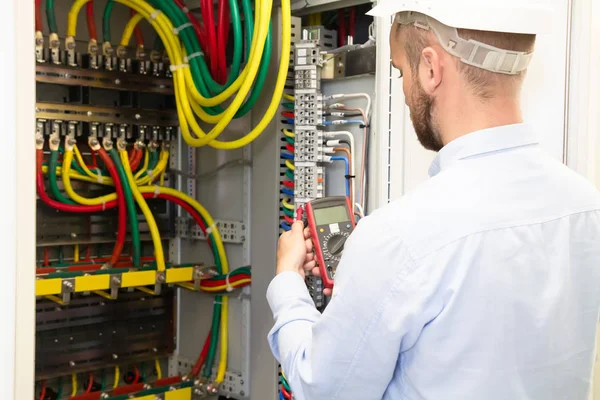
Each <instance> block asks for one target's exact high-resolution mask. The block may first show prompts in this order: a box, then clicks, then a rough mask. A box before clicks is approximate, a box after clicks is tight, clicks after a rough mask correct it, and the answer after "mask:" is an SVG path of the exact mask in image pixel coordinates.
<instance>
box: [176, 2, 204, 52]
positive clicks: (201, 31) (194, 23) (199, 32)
mask: <svg viewBox="0 0 600 400" xmlns="http://www.w3.org/2000/svg"><path fill="white" fill-rule="evenodd" d="M174 1H175V4H177V7H179V8H180V9H181V10H182V11H183V10H184V8H186V5H185V4H184V3H183V1H182V0H174ZM186 15H187V17H188V19H189V20H190V23H191V24H192V26H193V27H194V31H195V32H196V36H197V37H198V42H200V47H201V48H202V51H203V52H204V53H206V31H205V30H204V27H203V26H202V25H200V21H198V18H196V16H195V15H194V14H192V12H191V11H189V10H188V12H187V13H186Z"/></svg>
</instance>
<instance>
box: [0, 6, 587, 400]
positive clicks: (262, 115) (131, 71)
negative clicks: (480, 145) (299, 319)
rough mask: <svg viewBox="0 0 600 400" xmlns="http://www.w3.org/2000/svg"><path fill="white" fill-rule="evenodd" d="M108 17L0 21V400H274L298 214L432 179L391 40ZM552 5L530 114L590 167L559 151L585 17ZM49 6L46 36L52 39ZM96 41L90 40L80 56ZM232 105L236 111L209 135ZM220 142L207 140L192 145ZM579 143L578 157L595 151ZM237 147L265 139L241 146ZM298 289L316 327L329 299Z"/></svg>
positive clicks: (182, 9)
mask: <svg viewBox="0 0 600 400" xmlns="http://www.w3.org/2000/svg"><path fill="white" fill-rule="evenodd" d="M109 3H111V2H109V1H107V0H94V1H93V2H92V4H93V7H92V9H91V11H88V10H87V5H86V4H85V1H81V0H80V1H66V0H55V1H52V0H42V1H37V2H36V1H34V0H31V1H8V2H6V4H5V8H4V12H3V13H2V14H0V31H1V32H2V35H3V38H4V46H5V58H4V62H3V63H0V72H1V73H2V75H3V76H4V77H5V78H6V79H5V83H4V86H3V90H4V92H5V98H6V99H7V100H6V101H5V102H3V107H2V108H0V116H1V117H2V120H3V122H4V127H5V132H6V134H5V135H4V145H5V155H4V157H2V158H0V166H1V168H2V170H3V171H4V177H3V185H4V187H5V192H6V195H5V196H4V198H3V200H2V204H3V207H4V210H5V218H4V219H3V237H4V239H3V244H2V245H3V250H4V252H3V253H4V255H5V258H4V262H5V265H6V268H5V271H4V276H3V278H4V280H5V281H6V282H8V284H6V285H5V287H4V288H3V290H2V291H0V298H1V299H2V301H3V304H4V306H5V315H4V317H5V321H6V330H5V339H4V346H3V350H2V351H3V352H4V354H3V355H4V357H2V360H3V361H2V362H1V363H0V366H1V368H2V369H3V371H5V373H3V374H2V375H0V386H1V387H2V388H3V389H2V392H3V394H4V395H5V396H6V398H15V399H30V398H32V396H33V397H34V398H36V399H39V398H46V399H57V398H60V399H67V398H74V399H76V398H81V399H93V398H109V399H111V398H112V399H117V398H119V399H120V398H140V399H149V398H165V399H192V398H193V399H196V398H217V397H218V396H223V397H225V398H234V399H239V400H243V399H260V400H275V399H278V398H279V397H280V390H281V389H280V384H281V371H280V370H279V366H278V365H277V363H276V361H275V360H274V359H273V358H272V356H271V353H270V350H269V348H268V344H267V341H266V337H267V333H268V331H269V330H270V328H271V326H272V316H271V313H270V310H269V307H268V304H267V301H266V298H265V293H266V289H267V286H268V284H269V282H270V280H271V279H272V277H273V276H274V270H275V257H276V245H277V239H278V237H279V235H280V233H281V232H282V231H284V230H286V229H288V228H289V224H290V222H292V221H293V219H294V217H295V208H296V207H297V206H299V205H301V204H303V203H304V202H306V201H310V200H311V199H315V198H320V197H323V196H330V195H347V196H349V197H350V198H351V199H352V203H353V204H357V206H356V207H355V210H354V211H355V212H356V213H357V214H358V215H359V216H362V215H364V214H368V213H369V212H370V211H372V210H374V209H376V208H378V207H380V206H381V205H384V204H386V203H387V202H389V201H391V200H392V199H394V198H398V197H400V196H401V195H403V194H404V193H405V192H407V191H409V190H410V189H411V188H413V187H414V186H415V185H416V184H418V183H419V182H420V181H422V180H423V179H425V178H426V175H425V174H426V171H427V167H428V163H429V161H430V159H431V158H432V154H429V153H427V152H425V151H424V150H422V149H420V147H419V146H418V144H417V142H416V140H415V137H414V133H413V132H412V128H411V124H410V118H409V116H408V111H407V109H406V108H405V106H404V98H403V94H402V88H401V80H399V79H396V76H395V74H394V71H393V68H392V67H391V65H390V62H389V59H390V55H389V47H388V39H387V38H388V35H389V29H390V26H391V20H386V19H381V20H376V21H373V20H372V19H371V18H369V17H366V16H365V15H364V13H365V12H366V11H367V10H368V9H369V8H370V7H371V4H370V3H368V2H366V1H354V0H350V1H339V0H331V1H329V0H328V1H318V2H317V1H310V2H306V1H304V0H302V1H295V0H294V1H291V2H290V1H285V2H265V1H260V5H261V7H262V9H263V11H264V7H265V6H266V4H267V3H272V4H271V6H272V10H271V13H270V14H268V15H266V14H265V15H262V14H259V13H254V11H256V5H257V4H258V3H259V2H258V1H257V2H256V3H255V2H249V1H239V2H238V1H235V0H232V1H230V2H227V3H225V2H215V3H216V4H214V7H213V4H212V3H213V2H201V3H202V4H201V7H198V4H197V2H196V3H193V2H191V1H185V2H180V1H167V0H164V1H153V2H151V5H150V4H149V3H147V2H145V1H142V0H116V1H114V5H113V11H112V15H111V16H110V18H109V19H108V21H109V22H110V24H108V25H106V23H105V22H106V21H107V19H106V18H105V11H106V8H107V5H108V4H109ZM167 3H168V4H167ZM234 3H235V4H234ZM77 4H78V5H79V6H80V8H79V9H77V10H76V9H75V8H73V6H74V5H77ZM161 4H162V7H163V8H161ZM554 4H555V7H556V11H557V12H556V21H555V22H556V29H555V32H554V34H553V35H552V36H549V37H540V38H539V39H538V54H537V55H536V57H535V58H534V64H533V65H532V67H531V70H530V71H529V81H528V84H527V86H526V88H525V90H524V109H525V112H526V117H527V118H528V119H529V120H531V121H532V122H533V123H534V124H536V123H537V124H538V125H539V126H541V127H543V128H542V129H543V130H544V132H546V134H545V135H544V138H543V143H544V145H545V146H546V148H547V149H548V150H549V151H551V152H552V154H554V155H555V156H556V157H558V158H561V159H565V160H566V161H568V163H569V165H573V166H574V167H577V166H575V165H574V164H576V163H577V162H578V161H577V160H579V165H581V159H582V157H581V155H580V154H581V152H579V153H573V148H575V147H576V143H578V145H577V146H579V147H585V148H586V149H587V148H589V147H590V146H584V145H582V144H581V143H582V142H583V141H584V140H583V139H581V138H582V137H581V136H579V134H575V133H574V131H573V129H574V126H573V125H572V124H573V120H574V118H575V115H576V114H575V111H574V110H572V104H573V102H574V101H575V100H574V98H575V97H574V96H575V94H576V93H580V92H579V89H580V88H582V87H584V86H586V85H585V83H586V81H584V80H583V79H582V78H581V74H580V75H578V76H577V77H574V76H573V72H572V71H582V70H583V71H588V76H591V73H590V71H591V70H592V69H591V68H589V66H588V68H583V67H582V66H581V64H580V61H579V59H577V58H574V55H576V54H580V52H581V51H582V50H581V46H580V42H579V41H577V39H574V38H573V37H572V36H571V34H572V32H573V31H574V29H575V30H576V29H578V27H579V26H580V24H581V23H582V22H581V21H580V20H579V19H577V18H581V12H580V10H581V7H589V8H590V9H593V10H595V12H590V13H589V15H591V16H596V17H597V16H598V13H597V11H598V10H597V9H596V8H594V7H593V6H592V4H591V1H590V2H589V4H587V2H581V4H577V5H573V4H572V3H571V2H569V1H567V0H554ZM49 5H50V9H51V10H53V13H52V12H51V13H50V15H51V16H52V15H53V16H54V19H55V21H54V20H52V18H51V20H50V21H49V22H50V25H56V27H57V29H54V28H53V27H52V26H50V27H49V26H48V24H47V22H46V15H45V14H46V10H47V8H48V7H49ZM227 6H229V7H228V8H229V14H228V12H227ZM128 7H132V8H133V9H134V10H136V12H138V13H139V14H138V16H135V15H133V14H130V11H129V9H128ZM154 7H158V8H159V9H160V11H157V10H156V9H155V8H154ZM36 8H37V9H38V12H37V14H36ZM209 9H210V10H212V14H213V19H215V20H217V22H216V24H213V25H215V27H216V29H215V31H214V35H215V36H214V37H212V35H213V32H212V30H211V29H207V28H206V27H207V25H205V24H207V23H206V22H205V21H210V18H209V17H208V16H207V15H208V14H207V13H209V11H208V10H209ZM219 10H222V11H223V15H221V16H220V14H219ZM75 11H77V13H75ZM92 11H93V12H92ZM86 13H87V16H86ZM109 14H110V13H109ZM34 15H35V16H36V18H37V21H36V27H35V29H34V26H33V22H34V20H36V18H34ZM228 15H230V17H229V18H231V19H230V20H229V21H228V20H227V17H228ZM565 15H568V16H569V18H566V17H565ZM573 15H575V16H576V17H577V16H579V17H577V18H574V19H573ZM586 15H587V14H586ZM69 16H70V17H69ZM246 16H251V17H252V18H246ZM221 17H223V19H221ZM193 18H195V19H196V21H200V22H199V25H196V23H195V22H194V21H193ZM135 19H138V21H137V25H136V23H135V22H136V21H135ZM167 20H168V21H171V22H173V23H171V25H169V24H168V23H167V22H166V21H167ZM132 21H134V22H132ZM249 21H254V24H251V23H249ZM40 22H41V26H40ZM267 22H270V30H269V24H268V23H267ZM588 22H589V21H588ZM94 25H95V26H96V27H97V28H98V31H99V32H102V37H99V36H97V37H95V39H96V40H91V39H94V36H96V35H90V33H92V32H93V30H94V29H93V26H94ZM86 26H87V27H88V28H89V29H87V30H86V29H85V27H86ZM136 26H137V27H139V28H140V30H139V31H138V30H137V29H134V28H136ZM219 26H226V27H227V28H226V29H223V30H219V29H218V27H219ZM74 27H77V29H76V30H74ZM49 28H51V29H49ZM238 28H239V29H238ZM156 29H158V30H159V31H160V32H161V35H158V36H157V34H156V33H155V32H156ZM236 29H237V31H236ZM253 29H254V30H253ZM124 33H125V35H124ZM203 35H204V36H203ZM583 36H585V34H584V35H583ZM123 37H124V39H123ZM127 37H129V39H127ZM203 37H204V39H202V38H203ZM578 37H579V36H578ZM132 38H137V43H135V42H134V39H132ZM194 38H195V39H194ZM211 38H212V39H211ZM252 38H259V39H260V38H264V39H265V40H264V42H266V44H265V45H264V46H265V49H263V50H261V51H256V50H255V49H254V47H253V46H256V45H258V41H253V40H252ZM213 39H214V45H213V44H211V43H212V40H213ZM119 40H121V41H120V42H119ZM142 41H143V42H144V45H143V46H142ZM255 42H256V43H255ZM107 43H111V44H112V45H111V46H108V45H107ZM134 43H135V44H134ZM161 43H162V44H161ZM225 43H228V45H225ZM585 43H587V44H588V45H589V43H588V42H585ZM594 43H595V42H594ZM107 46H108V47H107ZM163 46H164V49H163ZM198 46H199V47H198ZM32 47H33V48H32ZM170 47H172V49H178V51H174V50H172V49H171V50H170ZM222 50H224V51H222ZM217 52H218V55H217ZM259 53H260V54H259ZM269 53H270V54H269ZM590 54H591V56H590V57H591V58H593V57H597V52H596V53H593V52H591V53H590ZM594 54H596V55H595V56H594ZM8 55H10V56H8ZM548 57H552V60H554V61H553V62H552V63H551V64H549V63H548V62H547V59H548ZM201 58H202V59H203V63H204V66H202V65H201V64H200V59H201ZM211 58H214V60H211ZM217 59H218V60H217ZM595 59H596V60H597V58H595ZM588 62H589V60H588ZM219 63H221V64H219ZM223 63H224V64H223ZM251 64H256V69H255V70H254V72H251V69H248V70H246V69H247V68H249V67H248V66H249V65H251ZM231 70H235V73H233V74H231V75H229V72H230V71H231ZM282 71H283V74H284V78H283V82H282V81H281V76H282V75H281V74H282ZM246 73H251V74H253V75H252V76H253V77H254V78H252V79H245V77H246V75H244V74H246ZM201 76H202V78H200V77H201ZM209 76H210V78H209ZM240 76H242V77H240ZM236 81H237V83H235V82H236ZM246 81H249V83H246ZM259 82H260V84H259ZM593 82H597V80H595V81H593ZM202 84H205V85H207V87H206V88H204V89H203V88H202ZM232 84H233V86H235V87H236V88H235V89H232V90H230V91H228V89H227V88H228V87H230V86H231V85H232ZM260 85H262V86H261V87H258V88H257V86H260ZM253 89H256V90H257V92H256V94H255V95H254V96H255V97H253V94H252V90H253ZM203 90H205V91H204V92H203ZM223 91H225V92H226V93H227V95H219V93H222V92H223ZM239 91H243V93H242V94H243V95H241V96H240V98H239V99H238V100H236V94H237V93H238V92H239ZM244 93H245V94H244ZM215 96H217V97H218V96H221V97H220V98H219V100H215V101H213V102H212V103H211V102H210V101H208V102H206V101H205V100H204V99H205V98H211V97H213V98H214V97H215ZM186 102H187V105H186ZM248 102H250V104H251V106H250V105H249V106H247V107H246V106H245V104H248ZM217 104H221V105H222V107H223V108H222V109H221V110H218V109H216V108H214V106H215V105H217ZM232 104H234V105H233V107H237V108H236V110H237V109H239V108H242V109H243V108H244V107H246V108H247V109H245V110H244V112H233V113H232V115H229V116H227V114H226V113H225V114H222V115H219V114H220V113H221V112H222V111H224V110H228V108H229V107H231V106H232ZM273 104H275V106H273ZM570 104H571V105H570ZM596 104H598V102H597V99H596ZM202 106H204V108H202ZM273 110H274V112H273ZM233 114H237V115H233ZM223 115H225V117H224V116H223ZM234 116H235V117H237V118H233V117H234ZM226 119H227V121H226V122H220V121H225V120H226ZM594 123H595V122H594ZM219 124H221V125H219ZM215 125H217V126H219V128H218V130H222V131H223V132H222V133H221V134H220V135H219V136H218V139H217V138H216V135H215V137H214V138H213V139H206V138H204V137H203V136H202V133H199V132H200V130H203V132H204V133H208V134H209V135H210V134H211V133H210V132H215V131H214V130H213V131H211V130H212V129H213V127H214V126H215ZM590 126H591V127H592V128H593V127H597V126H598V124H595V125H594V124H590ZM257 127H259V128H258V130H257ZM590 129H591V128H590ZM590 129H587V130H586V131H585V132H586V135H585V143H596V142H595V141H594V140H595V139H594V138H595V137H596V135H597V132H591V131H590ZM259 131H260V132H259ZM250 132H255V133H260V134H251V136H250V139H252V140H249V141H248V142H246V141H245V139H244V138H245V137H246V135H247V134H248V133H250ZM216 140H218V141H220V142H222V143H224V144H217V142H216ZM240 140H241V141H240ZM578 140H579V141H578ZM211 143H212V144H211ZM592 147H593V146H592ZM569 154H571V155H570V156H569V157H567V155H569ZM591 158H592V157H588V158H587V159H591ZM127 165H128V166H129V170H130V171H131V174H129V172H128V171H129V170H128V168H127ZM113 166H114V168H113ZM121 167H122V168H121ZM577 168H578V169H583V167H580V166H579V167H577ZM121 169H122V170H123V171H121ZM586 170H590V171H591V170H595V169H594V168H587V169H586ZM40 171H41V175H40ZM63 171H66V172H65V173H66V175H67V176H66V178H67V179H66V181H65V176H63V175H62V174H63ZM50 172H53V173H50ZM136 174H139V175H137V177H136ZM130 177H131V179H132V180H130ZM590 177H591V178H593V177H592V176H591V175H590ZM36 179H37V180H38V183H37V187H36ZM40 179H41V184H40V183H39V182H40ZM118 182H120V186H121V188H122V189H123V190H122V192H121V191H119V189H117V187H119V185H118ZM126 187H129V191H131V192H132V193H131V195H130V196H129V195H128V194H127V189H126ZM135 188H137V194H138V195H139V196H136V195H135V193H133V192H135V191H136V190H135ZM40 191H43V192H45V195H44V194H43V193H40ZM114 193H116V195H115V194H114ZM128 196H129V197H128ZM46 197H47V199H46ZM120 198H122V199H125V200H127V198H129V201H131V202H133V203H135V204H134V205H133V207H130V208H127V207H128V203H127V201H125V202H120ZM144 198H145V199H144ZM86 199H87V200H86ZM90 199H91V200H90ZM56 202H58V203H61V204H62V205H57V204H55V203H56ZM142 204H146V205H147V207H146V206H142ZM57 207H58V209H59V211H57ZM73 207H75V208H73ZM78 207H91V208H87V209H82V208H79V209H78V210H77V208H78ZM94 207H95V208H94ZM60 209H62V211H60ZM121 209H123V210H124V211H125V213H120V210H121ZM73 211H75V212H73ZM124 215H125V217H123V216H124ZM123 218H125V219H123ZM123 221H125V222H123ZM151 221H153V222H151ZM134 225H136V226H137V230H136V228H133V226H134ZM157 232H158V234H157ZM217 236H218V237H217ZM119 242H121V243H122V247H121V248H120V249H117V250H118V251H117V250H115V248H116V244H118V243H119ZM136 242H137V243H138V244H136ZM207 242H208V244H207ZM221 244H222V246H221ZM159 245H160V246H159ZM158 247H161V248H162V251H160V250H157V249H158ZM225 257H226V258H225ZM224 260H226V262H227V263H226V264H227V266H228V268H225V269H224V266H223V262H224ZM307 286H308V288H309V290H310V291H311V294H312V295H313V299H314V300H315V306H316V307H318V308H322V307H324V306H325V305H326V302H327V299H326V298H324V297H323V296H322V294H321V293H322V283H321V282H320V281H319V280H318V279H316V278H314V277H311V278H309V279H307ZM230 290H231V291H230ZM224 310H226V316H225V317H224V316H223V315H224ZM209 333H210V337H208V338H207V335H209ZM215 336H216V338H215ZM205 343H206V344H207V345H206V346H205V345H204V344H205ZM224 344H226V347H224ZM204 347H206V349H207V350H206V351H205V352H203V348H204ZM203 354H204V355H203ZM199 355H200V357H199ZM206 358H209V360H208V361H207V360H206ZM199 360H200V362H198V361H199ZM223 360H225V361H223ZM202 361H204V363H203V362H202ZM203 364H204V367H203V368H202V369H200V368H199V367H198V366H202V365H203ZM195 367H196V368H195ZM86 392H87V393H86ZM123 396H124V397H123ZM128 396H130V397H128Z"/></svg>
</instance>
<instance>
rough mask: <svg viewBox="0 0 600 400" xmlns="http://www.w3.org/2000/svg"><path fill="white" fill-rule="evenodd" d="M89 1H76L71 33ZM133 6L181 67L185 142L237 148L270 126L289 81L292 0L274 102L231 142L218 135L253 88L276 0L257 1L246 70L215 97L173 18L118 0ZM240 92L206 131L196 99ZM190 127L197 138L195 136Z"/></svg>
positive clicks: (135, 0)
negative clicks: (200, 83) (198, 82)
mask: <svg viewBox="0 0 600 400" xmlns="http://www.w3.org/2000/svg"><path fill="white" fill-rule="evenodd" d="M87 1H89V0H77V1H75V2H74V4H73V6H72V7H71V10H70V11H69V16H68V29H67V33H68V36H74V35H75V33H76V24H77V15H78V13H79V10H80V9H81V7H82V6H83V5H84V4H85V3H87ZM117 1H118V2H119V3H122V4H124V5H126V6H128V7H130V8H133V9H134V10H135V11H137V12H138V13H140V14H142V15H143V16H144V17H145V18H146V19H148V21H149V22H150V24H151V25H152V26H153V27H154V28H155V30H156V31H157V33H158V35H159V36H160V38H161V40H162V41H163V43H164V44H165V49H166V50H167V53H168V56H169V58H170V59H171V62H172V65H174V66H177V67H178V68H177V69H175V71H174V72H173V82H174V88H175V98H176V104H177V114H178V117H179V120H180V127H181V131H182V135H183V137H184V139H185V141H186V142H187V143H188V144H189V145H191V146H195V147H199V146H204V145H207V144H209V145H210V146H212V147H215V148H218V149H226V150H227V149H237V148H240V147H243V146H245V145H247V144H248V143H250V142H252V141H253V140H254V139H256V138H257V137H258V136H259V135H260V134H261V133H262V132H263V131H264V130H265V128H266V127H267V126H268V124H269V123H270V121H271V120H272V119H273V117H274V116H275V113H276V112H277V109H278V103H279V99H280V98H281V95H282V93H283V89H284V86H285V81H286V78H287V71H288V66H289V52H290V38H291V27H290V24H291V20H290V15H291V11H290V2H289V0H283V1H282V5H281V7H282V48H281V54H282V56H281V58H280V65H279V72H278V75H277V81H276V85H275V90H274V93H273V97H272V99H271V103H270V105H269V107H268V109H267V111H266V112H265V113H264V115H263V117H262V119H261V121H260V122H259V123H258V125H257V126H256V127H255V128H254V129H253V130H252V131H251V132H250V133H248V134H247V135H246V136H244V137H243V138H241V139H237V140H234V141H231V142H221V141H218V140H216V138H217V137H218V136H219V135H220V134H221V133H222V132H223V131H224V130H225V128H226V127H227V126H228V125H229V123H230V122H231V121H232V119H233V117H234V115H235V113H236V112H237V110H238V109H239V108H240V106H241V105H242V103H243V101H244V100H245V99H246V97H247V95H248V93H249V90H250V89H251V87H252V84H253V81H254V80H255V77H256V74H257V72H258V68H259V65H260V59H261V58H262V53H263V50H264V41H265V39H266V35H267V33H268V26H269V21H270V17H271V11H272V6H273V4H272V1H269V0H257V2H256V16H255V19H256V21H258V23H257V24H255V32H254V37H255V38H256V39H257V40H256V41H254V40H253V44H252V46H251V52H250V56H249V58H248V62H247V64H246V67H245V68H244V71H243V72H242V73H241V74H240V76H239V77H238V79H236V81H235V82H234V84H233V85H231V87H230V88H229V89H228V90H226V91H224V92H223V93H221V94H220V95H219V96H221V97H219V96H216V97H214V98H212V99H205V98H203V97H202V96H201V95H200V93H198V91H197V89H196V87H195V85H194V83H193V79H192V76H191V72H190V71H189V65H187V64H185V63H184V59H183V56H184V54H185V51H184V50H183V49H182V48H181V43H180V42H179V39H178V38H177V37H176V35H174V34H173V25H172V24H171V22H170V21H169V19H168V18H167V17H166V16H165V15H163V14H162V13H159V14H158V15H157V14H155V13H154V11H155V10H154V8H153V7H151V6H150V5H149V4H148V3H146V2H144V1H141V0H117ZM238 85H239V91H238V93H237V94H236V96H235V98H233V100H232V101H231V102H230V103H229V106H228V107H227V109H226V110H225V111H224V112H223V113H222V114H221V115H220V116H219V117H220V119H219V121H218V122H217V124H216V126H214V127H213V129H211V131H210V132H209V133H208V134H206V133H205V132H204V131H203V130H202V129H201V128H200V126H199V125H198V123H197V121H196V118H195V116H194V112H193V111H192V108H193V103H194V102H196V103H198V104H200V105H203V106H211V105H216V104H220V103H221V102H223V101H225V100H226V99H228V98H229V96H231V95H233V93H234V92H235V90H238V89H237V87H238ZM211 102H212V104H211ZM196 112H197V115H198V116H199V117H200V118H201V119H204V120H206V119H207V117H209V116H207V115H206V112H204V110H202V109H198V108H196ZM190 128H191V130H192V131H193V133H194V135H195V136H196V137H193V136H192V134H191V132H190Z"/></svg>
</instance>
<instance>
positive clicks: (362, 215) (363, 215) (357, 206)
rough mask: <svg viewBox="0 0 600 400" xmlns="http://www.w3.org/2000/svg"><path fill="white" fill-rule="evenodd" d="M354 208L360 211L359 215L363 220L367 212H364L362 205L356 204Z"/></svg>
mask: <svg viewBox="0 0 600 400" xmlns="http://www.w3.org/2000/svg"><path fill="white" fill-rule="evenodd" d="M354 206H355V207H356V208H357V209H358V215H360V217H361V218H364V217H365V210H363V207H362V206H361V205H360V203H354Z"/></svg>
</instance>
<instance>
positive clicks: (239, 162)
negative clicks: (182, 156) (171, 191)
mask: <svg viewBox="0 0 600 400" xmlns="http://www.w3.org/2000/svg"><path fill="white" fill-rule="evenodd" d="M248 166H252V161H251V160H246V159H243V158H238V159H235V160H231V161H227V162H225V163H223V164H221V165H219V166H218V167H217V168H215V169H213V170H212V171H210V172H205V173H203V174H200V175H196V174H189V173H187V172H184V171H181V170H178V169H174V168H170V169H169V171H170V172H172V173H174V174H175V175H180V176H183V177H184V178H188V179H194V180H202V179H208V178H212V177H213V176H215V175H216V174H217V173H218V172H219V171H221V170H224V169H226V168H232V167H248Z"/></svg>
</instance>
